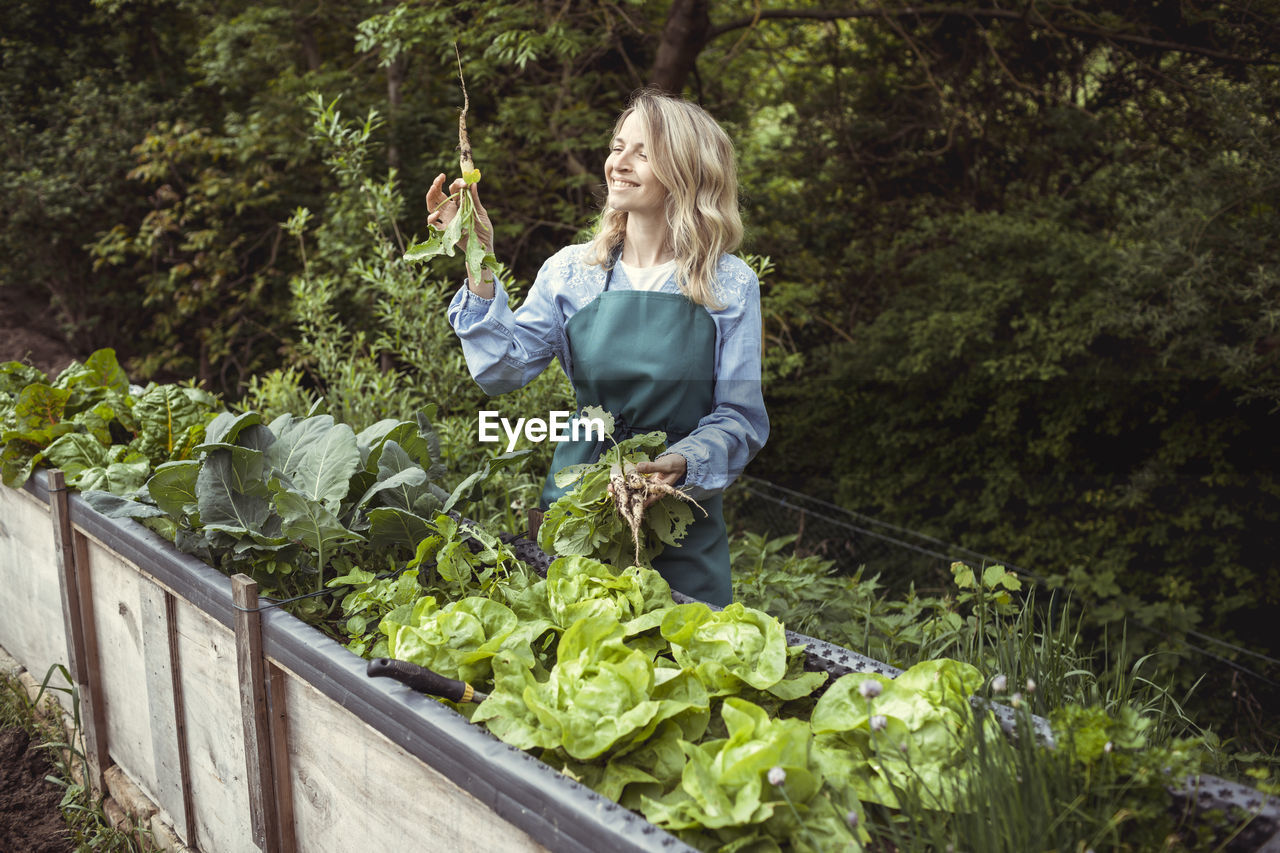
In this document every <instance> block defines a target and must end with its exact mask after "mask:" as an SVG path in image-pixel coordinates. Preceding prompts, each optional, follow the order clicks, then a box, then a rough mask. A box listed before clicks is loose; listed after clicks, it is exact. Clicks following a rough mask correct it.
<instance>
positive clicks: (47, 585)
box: [0, 486, 71, 709]
mask: <svg viewBox="0 0 1280 853" xmlns="http://www.w3.org/2000/svg"><path fill="white" fill-rule="evenodd" d="M0 602H2V604H0V646H4V648H6V649H8V650H9V654H11V655H13V657H14V658H15V659H17V661H18V662H19V663H21V664H22V665H23V666H24V667H25V668H26V670H27V671H28V672H30V673H31V675H32V677H34V678H35V679H36V680H37V681H41V680H43V679H44V677H45V673H47V672H48V671H49V667H51V666H53V665H54V664H62V665H63V666H66V665H67V664H68V662H69V661H70V655H69V654H68V652H67V632H66V630H65V626H64V624H63V617H62V592H61V587H60V586H59V581H58V558H57V553H56V550H55V547H54V536H53V520H52V518H51V516H50V513H49V507H48V505H47V504H45V503H44V502H42V501H40V500H39V499H37V498H35V497H33V496H32V495H31V494H29V493H27V492H25V491H21V490H18V489H10V488H8V487H6V486H0ZM50 684H52V685H55V686H58V687H67V686H68V685H67V682H66V679H64V678H63V677H62V676H61V675H60V674H57V673H55V674H54V675H53V677H52V678H51V679H50ZM54 695H55V696H56V697H57V698H58V701H59V702H61V703H62V706H63V707H64V708H67V709H70V707H71V698H70V696H69V695H68V694H66V693H60V692H56V691H55V692H54Z"/></svg>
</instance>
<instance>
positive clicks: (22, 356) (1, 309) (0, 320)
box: [0, 290, 80, 850]
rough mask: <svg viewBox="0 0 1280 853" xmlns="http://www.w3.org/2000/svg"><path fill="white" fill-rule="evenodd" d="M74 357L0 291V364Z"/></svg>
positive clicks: (44, 317) (57, 362) (53, 329)
mask: <svg viewBox="0 0 1280 853" xmlns="http://www.w3.org/2000/svg"><path fill="white" fill-rule="evenodd" d="M77 358H80V356H79V355H77V353H76V352H75V350H73V349H72V347H71V346H70V345H69V344H68V343H67V342H66V340H64V339H63V337H62V336H61V335H60V333H59V330H58V328H57V326H56V323H55V322H54V321H53V319H52V318H51V317H50V311H49V308H48V306H47V305H40V304H38V303H37V301H36V300H35V299H34V298H33V297H31V296H29V295H23V294H20V293H16V292H9V293H6V292H5V291H4V290H0V363H3V362H6V361H25V362H26V363H27V364H30V365H33V366H35V367H38V368H40V369H41V370H43V371H44V372H45V373H46V374H48V375H49V377H50V378H53V377H54V376H57V375H58V374H59V373H60V372H62V369H63V368H64V367H66V366H67V365H68V364H70V363H71V362H72V361H74V360H75V359H77ZM0 849H5V850H7V849H8V848H0Z"/></svg>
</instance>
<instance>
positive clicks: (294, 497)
mask: <svg viewBox="0 0 1280 853" xmlns="http://www.w3.org/2000/svg"><path fill="white" fill-rule="evenodd" d="M271 490H272V495H273V496H272V501H273V503H274V504H275V507H276V511H277V512H278V513H279V514H280V518H281V521H282V525H281V528H280V529H281V532H282V533H283V534H284V535H285V536H287V537H289V538H290V539H294V540H297V541H300V542H302V543H304V544H305V545H307V546H308V547H309V548H311V550H312V551H315V552H316V553H317V554H320V555H321V556H322V557H323V555H325V554H327V553H331V552H332V550H333V549H334V548H336V547H337V546H339V545H342V544H345V543H347V542H359V541H362V540H363V539H364V537H363V536H361V535H360V534H359V533H356V532H354V531H352V530H348V529H347V528H346V527H344V526H343V525H342V522H340V521H339V520H338V517H337V516H335V515H334V514H333V513H332V512H330V511H329V509H328V508H327V507H326V506H325V504H324V503H323V502H321V501H317V500H313V499H312V498H311V497H310V496H309V495H306V494H303V493H302V492H299V491H297V490H296V489H290V488H289V487H287V486H285V485H284V484H283V483H282V482H281V481H280V480H278V479H276V480H272V481H271ZM320 568H321V569H323V565H321V566H320Z"/></svg>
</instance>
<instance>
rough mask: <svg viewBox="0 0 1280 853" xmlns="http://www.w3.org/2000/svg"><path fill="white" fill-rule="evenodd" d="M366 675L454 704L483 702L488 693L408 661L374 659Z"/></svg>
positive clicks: (370, 662)
mask: <svg viewBox="0 0 1280 853" xmlns="http://www.w3.org/2000/svg"><path fill="white" fill-rule="evenodd" d="M366 673H367V674H368V675H369V677H370V678H394V679H395V680H396V681H398V682H400V683H401V684H403V685H405V686H406V687H411V688H413V689H414V690H417V691H418V692H419V693H426V694H428V695H430V696H440V697H442V698H444V699H449V700H452V701H454V702H483V701H484V700H485V699H487V698H489V697H488V694H487V693H477V692H476V691H475V690H473V689H472V687H471V685H470V684H467V683H466V682H465V681H458V680H457V679H454V678H445V677H444V676H443V675H441V674H440V673H438V672H432V671H431V670H429V669H427V668H426V667H425V666H418V665H417V664H416V663H409V662H408V661H407V660H392V659H391V658H374V659H373V660H371V661H369V667H368V669H367V670H366Z"/></svg>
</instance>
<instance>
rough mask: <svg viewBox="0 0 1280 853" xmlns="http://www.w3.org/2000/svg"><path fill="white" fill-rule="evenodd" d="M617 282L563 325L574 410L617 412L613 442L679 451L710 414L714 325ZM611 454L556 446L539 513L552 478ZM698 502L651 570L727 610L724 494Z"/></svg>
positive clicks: (685, 305)
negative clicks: (648, 436) (662, 439)
mask: <svg viewBox="0 0 1280 853" xmlns="http://www.w3.org/2000/svg"><path fill="white" fill-rule="evenodd" d="M612 278H613V270H612V269H610V270H609V272H608V274H607V276H606V278H605V284H604V290H603V292H601V294H600V295H599V296H598V297H596V299H595V300H594V301H592V302H591V303H589V304H588V305H586V306H585V307H583V309H582V310H581V311H579V312H578V313H576V314H574V315H573V316H572V317H570V318H569V321H568V322H567V323H566V324H565V334H566V336H567V337H568V341H569V358H570V365H571V366H572V370H573V390H574V394H575V396H576V397H577V402H578V409H579V411H581V409H582V407H583V406H600V407H602V408H603V409H605V410H606V411H608V412H609V413H610V414H612V415H613V416H614V419H615V429H614V438H615V439H616V440H617V441H622V440H623V439H626V438H630V437H631V436H633V435H637V434H640V433H645V432H651V431H653V430H662V431H663V432H665V433H666V434H667V444H668V445H671V444H674V443H675V442H677V441H679V440H680V439H682V438H684V437H685V436H687V435H688V434H689V433H691V432H693V430H694V428H695V427H697V425H698V422H699V421H700V420H702V418H704V417H705V416H707V415H708V414H710V413H711V410H712V408H714V391H715V364H716V324H715V321H714V320H712V319H711V315H709V314H708V313H707V311H706V309H705V308H703V307H702V306H700V305H698V304H697V303H695V302H693V301H692V300H690V299H689V298H688V297H686V296H684V295H682V294H678V293H651V292H647V291H637V290H610V289H609V284H610V282H611V280H612ZM605 447H606V444H605V443H604V442H599V441H595V440H585V439H584V440H579V441H565V442H561V443H559V444H558V445H557V446H556V451H555V456H554V457H553V459H552V462H551V473H550V474H548V475H547V481H546V485H545V486H544V487H543V490H542V500H541V503H542V506H543V507H544V508H545V507H548V506H550V505H551V503H552V502H554V501H555V500H556V498H558V497H560V496H561V495H562V494H564V493H565V491H566V490H565V489H561V488H558V487H557V486H556V484H555V472H556V471H559V470H560V469H561V468H564V467H566V466H568V465H576V464H580V463H584V462H594V461H595V460H596V459H598V458H599V457H600V455H601V454H602V453H603V452H604V449H605ZM699 503H700V504H701V505H702V507H703V508H704V509H705V510H706V511H707V515H706V516H705V517H703V516H702V513H700V512H699V511H698V509H697V508H696V507H694V508H693V515H694V523H693V524H692V525H691V526H690V527H689V532H688V535H687V537H686V538H685V540H684V541H683V543H681V545H680V547H679V548H673V547H671V546H670V545H668V546H667V547H666V549H665V550H663V552H662V553H661V554H659V555H658V556H657V557H655V558H654V561H653V567H654V568H655V569H657V570H658V571H659V572H660V573H661V574H662V576H663V577H664V578H666V580H667V583H669V584H671V588H672V589H675V590H679V591H680V592H683V593H684V594H685V595H689V596H692V597H694V598H698V599H701V600H703V601H705V602H707V603H709V604H716V605H721V606H723V605H727V604H729V603H730V602H731V601H732V600H733V587H732V585H731V582H730V575H729V540H728V536H727V535H726V532H725V525H724V516H723V514H722V512H721V500H720V496H719V495H715V496H714V497H711V498H708V499H707V500H701V501H699Z"/></svg>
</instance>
